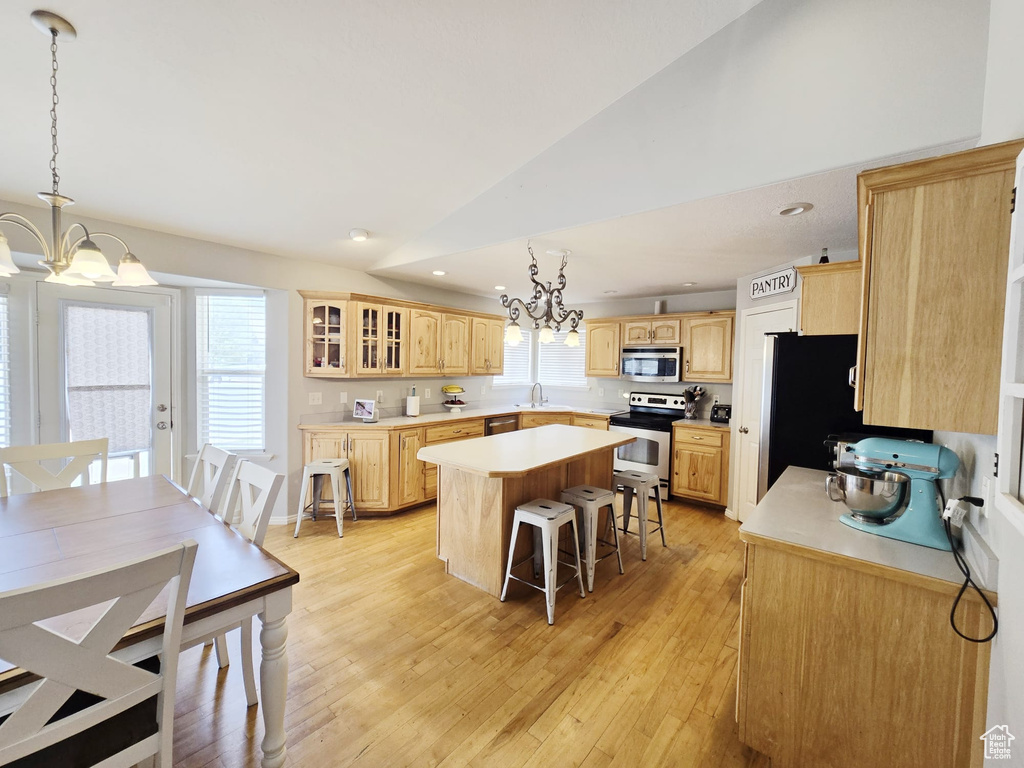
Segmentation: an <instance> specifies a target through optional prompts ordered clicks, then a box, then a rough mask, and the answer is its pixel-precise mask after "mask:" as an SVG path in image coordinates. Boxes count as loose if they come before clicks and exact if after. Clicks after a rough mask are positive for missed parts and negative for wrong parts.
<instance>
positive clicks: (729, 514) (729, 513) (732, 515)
mask: <svg viewBox="0 0 1024 768" xmlns="http://www.w3.org/2000/svg"><path fill="white" fill-rule="evenodd" d="M725 516H726V517H728V518H729V519H730V520H736V521H739V519H740V518H739V516H738V515H737V514H736V513H735V512H733V511H732V510H731V509H729V508H728V507H726V508H725Z"/></svg>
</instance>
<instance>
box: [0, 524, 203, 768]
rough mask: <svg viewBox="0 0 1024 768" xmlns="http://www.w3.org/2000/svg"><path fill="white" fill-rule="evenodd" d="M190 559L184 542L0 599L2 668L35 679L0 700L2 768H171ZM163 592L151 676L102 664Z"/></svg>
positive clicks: (115, 663)
mask: <svg viewBox="0 0 1024 768" xmlns="http://www.w3.org/2000/svg"><path fill="white" fill-rule="evenodd" d="M197 549H198V544H196V542H194V541H191V540H190V541H186V542H184V543H182V544H178V545H176V546H174V547H171V548H169V549H165V550H163V551H160V552H156V553H153V554H150V555H146V556H143V557H140V558H137V559H135V560H132V561H129V562H126V563H123V564H121V565H117V566H114V567H111V568H106V569H103V570H98V571H93V572H91V573H87V574H84V575H80V576H72V577H68V578H63V579H58V580H56V581H51V582H49V583H46V584H40V585H37V586H32V587H24V588H20V589H13V590H10V591H8V592H4V593H0V658H3V659H4V660H5V661H8V662H10V663H11V664H14V665H15V666H17V667H20V668H21V669H23V670H25V671H27V672H29V673H31V674H33V675H36V676H37V677H38V678H40V679H39V680H38V681H35V682H31V683H28V684H26V685H23V686H20V687H18V688H15V689H13V690H9V691H6V692H5V693H3V694H0V718H2V721H0V765H7V764H8V763H11V762H15V761H18V760H21V759H23V758H30V760H29V761H26V762H32V764H33V765H71V764H73V763H72V762H71V760H72V758H74V759H75V760H77V761H78V762H79V763H87V764H88V765H102V766H104V768H122V767H127V766H131V765H135V764H137V763H139V762H141V761H143V760H147V759H150V758H152V757H155V763H156V765H157V766H159V767H160V768H170V766H171V746H172V735H173V734H172V730H173V725H174V698H175V683H176V680H177V670H178V649H179V646H180V644H181V628H182V621H183V619H184V615H185V598H186V596H187V595H188V585H189V581H190V579H191V577H192V565H193V563H194V562H195V557H196V550H197ZM168 586H169V591H168V594H167V617H166V620H165V622H164V625H163V629H162V633H163V643H162V649H161V658H160V662H159V671H158V672H151V671H148V670H146V669H145V668H143V666H141V663H140V665H132V664H130V663H128V662H126V661H121V660H119V659H117V658H115V657H114V656H112V655H110V654H111V653H112V651H113V648H114V646H115V644H116V643H117V642H118V641H119V640H120V639H121V638H122V637H123V636H124V634H125V632H127V631H128V630H129V629H131V627H132V626H134V625H135V624H136V623H137V622H138V620H139V617H140V616H141V615H142V613H143V612H144V611H146V609H147V608H149V605H150V603H152V602H153V600H154V599H155V598H156V597H157V596H158V595H159V594H160V593H161V591H163V590H164V588H165V587H168ZM86 609H92V611H91V612H88V613H78V614H77V615H75V616H74V617H72V616H70V615H69V614H71V613H72V612H82V611H86ZM61 617H66V619H63V620H62V618H61ZM40 622H46V623H47V624H48V625H49V626H43V625H41V624H40ZM62 623H64V624H65V625H66V626H63V627H62ZM83 624H87V627H86V628H84V629H80V627H81V626H82V625H83ZM83 635H84V636H83ZM75 637H81V639H78V640H76V639H73V638H75ZM76 764H77V763H76Z"/></svg>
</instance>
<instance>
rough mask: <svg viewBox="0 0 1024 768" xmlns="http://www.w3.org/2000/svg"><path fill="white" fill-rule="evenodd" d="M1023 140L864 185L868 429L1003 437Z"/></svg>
mask: <svg viewBox="0 0 1024 768" xmlns="http://www.w3.org/2000/svg"><path fill="white" fill-rule="evenodd" d="M1022 148H1024V141H1012V142H1007V143H1005V144H996V145H992V146H986V147H980V148H978V149H972V150H969V151H967V152H958V153H955V154H952V155H945V156H943V157H938V158H932V159H929V160H920V161H917V162H913V163H905V164H903V165H897V166H892V167H889V168H880V169H877V170H873V171H866V172H864V173H862V174H860V175H859V176H858V177H857V181H858V187H857V194H858V203H859V206H858V207H859V212H860V221H859V224H860V258H861V261H862V262H863V265H864V275H863V290H862V297H861V300H862V308H861V313H860V317H861V321H860V322H861V324H860V337H859V345H858V354H857V358H858V359H857V377H856V382H857V392H856V396H855V397H856V400H855V402H856V407H857V408H858V409H860V408H863V411H864V423H865V424H872V425H884V426H892V427H912V428H918V429H934V430H948V431H953V432H969V433H976V434H979V433H980V434H995V432H996V420H997V417H998V412H999V402H998V395H999V368H1000V362H1001V355H1002V327H1003V304H1004V301H1005V293H1006V269H1007V266H1006V265H1007V257H1008V253H1009V237H1010V206H1011V197H1012V194H1013V183H1014V166H1015V160H1016V156H1017V155H1018V154H1019V153H1020V151H1021V149H1022Z"/></svg>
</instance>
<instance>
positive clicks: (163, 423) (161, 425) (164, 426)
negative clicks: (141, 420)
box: [156, 421, 167, 429]
mask: <svg viewBox="0 0 1024 768" xmlns="http://www.w3.org/2000/svg"><path fill="white" fill-rule="evenodd" d="M156 428H157V429H167V422H166V421H158V422H157V423H156Z"/></svg>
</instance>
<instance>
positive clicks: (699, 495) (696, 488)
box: [672, 445, 722, 503]
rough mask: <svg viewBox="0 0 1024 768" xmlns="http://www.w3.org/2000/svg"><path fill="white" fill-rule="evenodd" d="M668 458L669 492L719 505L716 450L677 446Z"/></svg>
mask: <svg viewBox="0 0 1024 768" xmlns="http://www.w3.org/2000/svg"><path fill="white" fill-rule="evenodd" d="M672 458H673V469H672V493H674V494H675V495H677V496H687V497H690V498H696V499H703V500H705V501H713V502H715V503H719V501H720V499H721V495H722V450H721V449H720V448H699V447H695V446H692V445H677V446H676V448H675V454H674V455H673V457H672Z"/></svg>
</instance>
